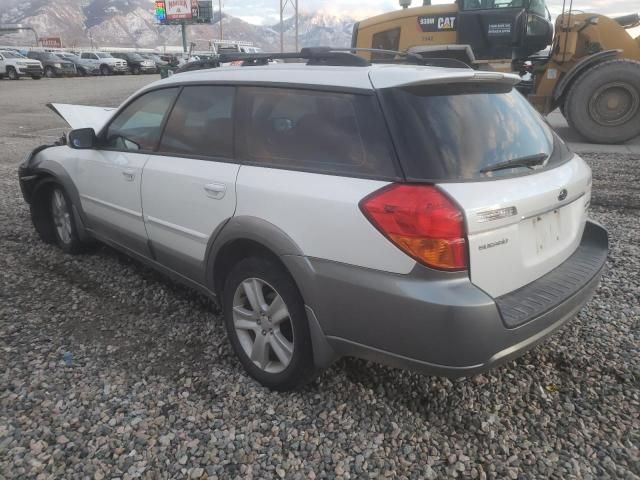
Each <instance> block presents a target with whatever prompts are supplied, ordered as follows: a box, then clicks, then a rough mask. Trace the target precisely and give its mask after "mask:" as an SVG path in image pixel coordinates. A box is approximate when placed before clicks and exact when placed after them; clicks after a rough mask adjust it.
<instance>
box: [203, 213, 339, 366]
mask: <svg viewBox="0 0 640 480" xmlns="http://www.w3.org/2000/svg"><path fill="white" fill-rule="evenodd" d="M253 255H261V256H266V257H267V258H270V259H272V260H274V261H275V262H276V263H277V264H278V265H280V266H281V267H282V268H284V270H285V271H286V272H287V273H288V274H289V275H290V276H291V278H292V279H293V281H294V283H295V284H296V287H297V289H298V291H299V292H300V295H301V296H302V301H303V302H304V304H305V310H306V313H307V321H308V323H309V333H310V335H311V343H312V350H313V359H314V364H315V365H316V366H317V367H320V368H326V367H328V366H329V365H331V364H332V363H333V362H334V361H335V360H336V359H337V358H339V355H338V354H337V353H336V352H335V350H334V348H333V347H332V346H331V345H330V343H329V342H328V340H327V338H326V335H325V333H324V330H323V328H322V326H321V322H320V321H319V319H318V318H317V317H316V314H315V311H314V309H313V304H314V301H313V288H312V287H311V285H310V284H309V283H310V282H311V281H312V279H313V276H314V275H313V268H312V267H311V264H310V263H309V261H308V259H306V258H305V257H304V254H303V252H302V250H301V249H300V247H299V246H298V245H297V244H296V242H295V241H294V240H293V239H292V238H291V237H290V236H289V235H287V233H286V232H284V231H283V230H282V229H280V228H279V227H278V226H276V225H274V224H272V223H270V222H267V221H266V220H262V219H260V218H257V217H251V216H238V217H233V218H231V219H229V220H227V221H226V222H225V223H224V224H223V225H222V226H221V227H220V228H219V229H218V232H217V233H215V232H214V235H213V236H212V239H211V241H210V244H209V248H208V249H207V261H206V267H207V268H206V275H205V276H206V279H205V282H206V284H207V286H208V288H209V289H211V290H212V291H213V292H214V293H215V295H216V298H217V299H218V302H220V303H221V302H222V298H223V295H222V290H223V289H222V285H223V284H224V281H225V279H226V277H227V275H228V273H229V272H230V271H231V268H233V265H235V264H236V263H237V262H238V261H240V260H241V259H243V258H247V257H249V256H253Z"/></svg>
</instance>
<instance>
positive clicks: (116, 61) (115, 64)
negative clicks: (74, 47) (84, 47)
mask: <svg viewBox="0 0 640 480" xmlns="http://www.w3.org/2000/svg"><path fill="white" fill-rule="evenodd" d="M80 58H81V59H82V60H83V61H87V62H91V63H92V64H93V65H95V66H97V67H98V68H99V69H100V74H102V75H111V74H114V73H120V74H125V73H127V71H129V67H128V65H127V62H126V60H122V59H121V58H114V57H113V56H112V55H111V54H110V53H106V52H82V53H81V54H80Z"/></svg>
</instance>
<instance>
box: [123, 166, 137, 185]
mask: <svg viewBox="0 0 640 480" xmlns="http://www.w3.org/2000/svg"><path fill="white" fill-rule="evenodd" d="M122 175H123V176H124V179H125V180H126V181H127V182H133V181H134V180H135V178H136V172H135V170H132V169H130V168H127V169H126V170H123V171H122Z"/></svg>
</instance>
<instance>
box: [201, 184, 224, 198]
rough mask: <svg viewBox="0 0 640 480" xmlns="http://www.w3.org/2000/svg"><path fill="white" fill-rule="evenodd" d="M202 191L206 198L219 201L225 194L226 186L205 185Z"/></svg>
mask: <svg viewBox="0 0 640 480" xmlns="http://www.w3.org/2000/svg"><path fill="white" fill-rule="evenodd" d="M204 190H205V192H207V196H208V197H211V198H215V199H216V200H220V199H221V198H223V197H224V194H225V193H227V186H226V185H225V184H224V183H207V184H206V185H205V186H204Z"/></svg>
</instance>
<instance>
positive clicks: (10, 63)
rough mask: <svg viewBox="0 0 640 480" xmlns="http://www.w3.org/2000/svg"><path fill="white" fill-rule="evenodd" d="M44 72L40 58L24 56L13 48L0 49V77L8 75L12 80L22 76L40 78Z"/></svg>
mask: <svg viewBox="0 0 640 480" xmlns="http://www.w3.org/2000/svg"><path fill="white" fill-rule="evenodd" d="M43 72H44V70H43V68H42V63H40V62H39V61H38V60H33V59H31V58H27V57H23V56H22V55H20V54H19V53H18V52H14V51H12V50H0V78H3V77H4V76H5V75H6V76H7V77H9V79H11V80H18V79H20V77H31V78H33V79H34V80H40V79H41V78H42V74H43Z"/></svg>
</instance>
